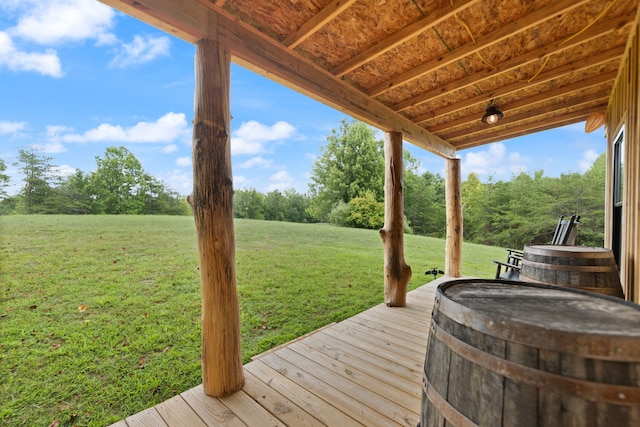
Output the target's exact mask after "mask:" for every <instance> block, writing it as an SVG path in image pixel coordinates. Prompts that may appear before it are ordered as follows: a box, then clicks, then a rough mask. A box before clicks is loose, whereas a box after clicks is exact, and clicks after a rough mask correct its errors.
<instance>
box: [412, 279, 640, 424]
mask: <svg viewBox="0 0 640 427" xmlns="http://www.w3.org/2000/svg"><path fill="white" fill-rule="evenodd" d="M443 425H445V426H458V427H463V426H464V427H472V426H489V427H501V426H502V427H507V426H509V427H512V426H513V427H515V426H517V427H528V426H532V427H557V426H587V427H589V426H593V427H599V426H616V427H623V426H629V427H631V426H636V427H637V426H640V306H638V305H635V304H632V303H629V302H626V301H623V300H620V299H617V298H612V297H609V296H604V295H599V294H595V293H591V292H584V291H581V290H575V289H570V288H559V287H555V286H547V285H541V284H537V283H525V282H509V281H502V280H480V279H477V280H476V279H468V280H456V281H451V282H446V283H443V284H442V285H440V286H439V287H438V290H437V294H436V300H435V305H434V309H433V316H432V322H431V331H430V333H429V341H428V345H427V354H426V358H425V366H424V376H423V393H422V410H421V421H420V426H421V427H435V426H443Z"/></svg>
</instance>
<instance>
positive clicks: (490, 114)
mask: <svg viewBox="0 0 640 427" xmlns="http://www.w3.org/2000/svg"><path fill="white" fill-rule="evenodd" d="M503 117H504V114H502V111H500V110H498V107H496V106H495V105H490V106H489V108H487V112H486V113H484V116H482V122H483V123H486V124H489V125H492V124H494V123H497V122H498V120H500V119H501V118H503Z"/></svg>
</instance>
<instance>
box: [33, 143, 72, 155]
mask: <svg viewBox="0 0 640 427" xmlns="http://www.w3.org/2000/svg"><path fill="white" fill-rule="evenodd" d="M32 147H35V148H37V149H38V150H40V151H42V152H43V153H47V154H57V153H64V152H65V151H67V148H66V147H65V146H64V145H62V144H61V143H59V142H50V143H47V144H33V145H32Z"/></svg>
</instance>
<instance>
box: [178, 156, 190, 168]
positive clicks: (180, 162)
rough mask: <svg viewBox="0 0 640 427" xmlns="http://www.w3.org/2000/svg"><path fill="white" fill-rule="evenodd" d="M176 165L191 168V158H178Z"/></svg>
mask: <svg viewBox="0 0 640 427" xmlns="http://www.w3.org/2000/svg"><path fill="white" fill-rule="evenodd" d="M176 165H177V166H191V157H188V156H185V157H178V158H177V159H176Z"/></svg>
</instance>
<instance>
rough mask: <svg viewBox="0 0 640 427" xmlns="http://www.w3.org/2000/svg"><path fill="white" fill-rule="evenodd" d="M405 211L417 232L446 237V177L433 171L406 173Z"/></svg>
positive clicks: (414, 230) (412, 227)
mask: <svg viewBox="0 0 640 427" xmlns="http://www.w3.org/2000/svg"><path fill="white" fill-rule="evenodd" d="M404 186H405V195H404V213H405V217H406V218H407V220H408V221H409V224H410V225H411V229H412V230H413V232H414V233H415V234H422V235H428V236H433V237H444V235H445V234H446V208H445V193H444V178H442V177H441V176H440V175H437V174H433V173H431V172H428V171H427V172H425V173H424V174H422V176H418V175H417V174H415V173H414V172H412V171H411V170H407V171H405V174H404Z"/></svg>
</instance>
